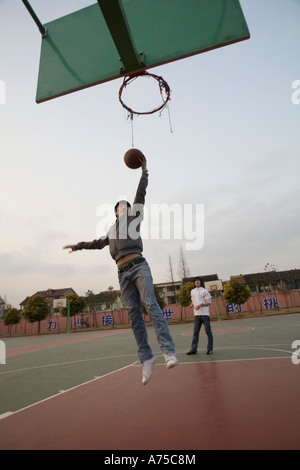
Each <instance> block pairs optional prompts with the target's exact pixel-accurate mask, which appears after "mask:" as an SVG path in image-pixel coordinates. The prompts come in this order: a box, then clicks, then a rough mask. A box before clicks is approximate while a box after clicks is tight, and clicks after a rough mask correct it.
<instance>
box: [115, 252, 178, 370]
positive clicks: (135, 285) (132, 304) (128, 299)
mask: <svg viewBox="0 0 300 470" xmlns="http://www.w3.org/2000/svg"><path fill="white" fill-rule="evenodd" d="M118 276H119V283H120V289H121V297H122V301H123V303H124V305H125V307H126V308H127V310H128V315H129V320H130V323H131V327H132V331H133V334H134V336H135V340H136V343H137V346H138V356H139V359H140V361H141V362H145V361H146V360H148V359H151V358H152V357H153V356H154V354H153V352H152V350H151V348H150V346H149V343H148V333H147V328H146V325H145V321H144V317H143V313H142V303H143V304H144V307H145V309H146V311H147V314H148V315H149V317H150V320H151V322H152V325H153V327H154V330H155V333H156V336H157V341H158V343H159V344H160V347H161V350H162V351H163V352H165V353H173V354H174V352H175V344H174V342H173V340H172V337H171V335H170V332H169V327H168V324H167V321H166V319H165V317H164V316H163V313H162V311H161V308H160V306H159V305H158V303H157V300H156V296H155V292H154V288H153V279H152V275H151V271H150V267H149V265H148V263H147V261H146V260H144V261H142V262H141V263H140V264H137V265H135V266H133V267H131V268H130V269H129V270H128V271H126V272H124V273H120V272H119V273H118Z"/></svg>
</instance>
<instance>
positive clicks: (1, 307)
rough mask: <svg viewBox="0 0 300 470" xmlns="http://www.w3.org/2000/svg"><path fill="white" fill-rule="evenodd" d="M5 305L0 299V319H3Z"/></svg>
mask: <svg viewBox="0 0 300 470" xmlns="http://www.w3.org/2000/svg"><path fill="white" fill-rule="evenodd" d="M6 308H7V305H6V303H5V302H4V300H3V299H2V298H1V297H0V318H3V317H4V311H5V310H6Z"/></svg>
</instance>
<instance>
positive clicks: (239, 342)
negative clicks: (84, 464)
mask: <svg viewBox="0 0 300 470" xmlns="http://www.w3.org/2000/svg"><path fill="white" fill-rule="evenodd" d="M192 330H193V324H192V323H189V324H179V325H171V326H170V331H171V334H172V336H173V339H174V341H175V344H176V348H177V352H176V355H177V357H178V359H179V361H180V365H179V366H178V367H176V368H174V369H171V370H167V369H166V367H165V364H164V358H163V356H162V352H161V351H160V350H159V347H158V344H157V342H156V338H155V333H154V330H153V329H152V327H149V328H148V334H149V341H150V344H151V346H152V348H153V351H154V353H155V355H156V356H157V365H156V366H155V368H154V370H153V375H152V378H151V380H150V381H149V383H148V384H147V385H146V386H143V385H142V384H141V378H142V369H141V367H139V363H138V357H137V354H136V345H135V341H134V338H133V334H132V332H131V330H130V329H123V330H121V329H120V330H118V329H114V330H107V331H99V332H97V331H96V332H95V331H91V332H85V333H78V334H69V335H68V334H64V335H51V336H50V335H49V336H31V337H19V338H5V340H4V341H5V344H6V352H7V357H6V364H2V365H1V366H0V418H1V419H0V432H4V433H5V434H6V435H7V441H2V444H1V445H0V448H1V449H15V448H23V446H24V447H25V448H43V445H44V444H43V442H41V441H40V439H41V437H40V436H41V435H40V433H39V432H38V429H39V426H42V419H43V418H42V416H43V412H44V413H45V414H46V413H47V414H48V413H49V411H48V410H47V411H46V409H45V407H46V406H48V407H49V406H50V405H51V406H52V407H54V410H55V411H54V413H58V416H57V417H56V419H55V421H53V423H52V424H53V426H54V427H55V426H59V419H62V416H63V417H64V418H63V419H64V421H63V423H64V425H65V426H67V423H68V419H69V417H70V416H71V415H72V420H74V417H75V416H77V419H78V420H79V421H80V420H83V422H82V425H83V426H84V425H87V426H92V424H91V422H92V421H93V417H94V415H95V411H94V409H93V411H91V410H89V409H87V410H86V408H85V407H88V406H89V402H90V401H91V402H92V403H94V404H95V406H96V410H98V412H99V413H100V411H99V410H100V408H101V406H102V407H104V408H103V410H102V411H101V413H102V418H103V416H104V413H110V412H111V413H113V416H115V417H116V415H120V413H121V414H122V413H125V415H126V407H127V406H130V400H132V399H133V398H132V396H134V397H135V403H136V405H137V407H138V404H139V400H147V403H148V405H149V406H150V411H151V400H154V402H155V403H156V407H158V405H159V403H161V405H162V406H163V403H164V400H166V397H164V398H163V396H165V395H166V396H169V397H170V400H174V404H173V406H174V408H175V409H177V405H176V401H177V400H179V401H180V400H181V405H178V410H177V411H176V413H175V414H174V409H173V411H172V410H171V409H170V410H168V409H166V407H163V410H160V409H158V408H157V409H156V408H155V410H153V413H154V414H153V416H152V417H151V415H150V417H148V418H147V419H153V420H154V419H155V416H156V413H157V419H159V416H160V414H161V413H162V412H163V413H166V415H165V419H166V420H167V421H168V416H169V415H168V413H170V418H171V416H172V420H171V421H170V423H171V424H172V429H173V428H174V426H175V428H176V427H177V428H178V429H177V431H176V429H174V431H172V432H175V431H176V432H177V434H176V435H175V436H174V441H173V444H172V445H174V446H175V447H172V448H185V449H187V448H188V449H189V448H191V449H194V448H196V449H198V448H220V447H221V448H229V447H230V446H231V447H233V448H235V442H227V441H226V440H224V439H223V437H222V438H221V437H220V439H219V440H218V441H217V442H216V441H214V443H213V444H211V442H212V441H208V440H207V433H208V435H209V434H210V433H211V434H212V435H215V433H217V434H218V432H220V433H221V431H220V429H221V428H220V426H219V427H218V426H217V428H215V423H214V421H213V419H212V415H210V414H209V415H207V416H206V418H205V416H204V414H205V413H206V412H207V411H205V407H204V409H203V413H204V414H203V415H202V419H203V420H205V419H206V420H207V422H206V424H205V425H206V429H207V433H206V434H205V435H203V436H202V438H201V439H200V437H199V436H198V437H197V439H198V440H196V441H195V437H194V435H195V432H194V431H193V429H192V428H191V429H190V427H189V424H188V422H187V421H185V420H189V419H190V416H191V415H192V414H193V412H194V411H193V410H194V407H195V403H198V400H200V401H201V400H204V402H205V400H207V396H206V395H205V394H206V393H207V391H208V390H209V394H210V399H209V400H215V401H214V402H213V403H214V405H213V408H214V409H215V410H214V411H213V414H214V413H215V412H216V410H218V420H220V413H221V414H222V411H221V410H220V406H219V405H218V403H217V402H218V400H219V399H218V396H219V397H223V398H222V399H224V397H226V400H225V403H227V406H228V409H227V414H226V416H224V420H229V421H230V416H229V412H228V410H229V409H230V407H232V409H234V410H235V413H234V415H235V417H234V418H233V416H232V419H233V421H232V423H235V424H234V426H235V428H236V430H238V429H239V427H240V426H244V427H247V429H248V431H247V432H249V433H250V434H249V436H248V438H247V439H246V440H245V442H244V441H243V442H239V441H237V442H236V446H237V448H247V445H249V446H250V447H251V448H256V447H259V448H270V447H272V446H273V447H272V448H280V447H281V446H283V448H289V446H290V447H291V448H300V443H299V442H298V440H297V439H295V437H293V436H294V433H295V429H297V428H298V429H299V425H300V404H299V403H300V402H299V400H298V398H297V397H299V392H300V364H298V362H300V361H299V360H293V358H294V359H295V358H296V359H297V358H298V356H299V354H298V351H297V349H295V346H293V343H294V342H295V341H296V340H299V343H300V314H292V315H278V316H269V317H257V318H249V319H240V320H228V321H216V322H212V331H213V335H214V352H213V355H211V356H207V355H206V335H205V333H204V332H201V335H200V342H199V348H198V353H197V354H196V355H193V356H187V355H186V352H187V351H188V350H189V348H190V344H191V339H192ZM298 349H299V350H300V346H298ZM276 384H277V386H276V389H274V386H275V385H276ZM231 387H232V388H231ZM174 389H176V395H175V394H174V393H173V392H174ZM279 389H280V397H279V394H278V393H279V392H278V390H279ZM188 390H190V391H191V396H190V397H186V396H185V395H186V394H187V393H189V392H188ZM216 392H217V393H216ZM76 393H77V394H78V393H80V394H79V396H77V395H76ZM253 393H254V394H253ZM120 394H121V396H122V397H123V398H124V399H123V400H120ZM132 394H133V395H132ZM203 394H204V395H203ZM248 394H249V396H248ZM260 394H261V396H260ZM184 396H185V398H184V401H182V400H183V397H184ZM187 398H189V399H187ZM62 400H67V404H68V407H69V408H68V412H66V408H65V406H66V405H65V404H63V403H62ZM149 400H150V401H149ZM240 400H243V402H241V403H240ZM274 400H275V402H274V404H272V401H274ZM276 400H277V401H278V400H280V401H281V400H285V405H284V408H285V410H284V412H283V410H282V408H281V407H280V406H278V403H279V402H276ZM98 401H99V404H98V405H96V403H97V402H98ZM54 403H56V405H55V406H54ZM183 404H184V410H185V414H184V415H183V414H182V411H181V412H180V411H179V410H180V408H181V409H182V406H183ZM148 405H147V407H146V408H147V410H146V409H144V408H143V413H146V412H148V413H149V412H150V411H149V410H148ZM60 406H63V409H64V410H65V411H63V412H62V411H59V410H60ZM141 406H142V404H141ZM201 406H202V405H201ZM203 406H204V405H203ZM268 406H269V407H270V410H269V414H270V418H269V419H268V416H267V408H268ZM289 406H290V407H291V409H290V410H288V407H289ZM133 407H134V404H133ZM239 407H240V408H239ZM37 408H38V409H39V410H40V411H39V413H38V416H39V417H40V418H38V417H36V418H35V419H40V420H41V421H40V422H38V423H36V427H35V428H34V430H32V431H31V432H33V436H32V440H30V444H29V443H26V436H27V434H28V430H26V429H27V428H26V426H28V422H29V421H30V420H31V416H32V417H33V416H36V415H37V413H36V410H37ZM296 408H297V409H296ZM264 409H266V416H265V417H264V416H263V415H264V413H263V412H262V411H263V410H264ZM43 410H44V411H43ZM134 410H135V407H134ZM245 410H246V411H247V413H248V414H247V413H246V415H245ZM137 411H138V410H137ZM90 412H91V413H92V415H91V418H90V419H89V421H88V424H87V423H85V422H84V417H85V416H87V415H89V413H90ZM52 413H53V411H52ZM64 413H67V414H66V415H65V414H64ZM78 413H79V414H78ZM80 413H82V417H81V418H80ZM96 413H97V412H96ZM139 413H140V411H139ZM255 413H257V420H258V422H253V417H254V416H255ZM25 417H26V418H25ZM53 419H54V418H53ZM107 419H108V421H109V422H110V423H111V422H112V418H111V416H109V417H107ZM18 420H20V423H19V421H18ZM72 420H71V418H70V423H69V426H70V428H71V430H72V429H73V427H74V426H75V423H73V422H71V421H72ZM234 420H235V421H234ZM237 420H238V421H237ZM260 420H261V422H260ZM274 420H275V421H274ZM15 421H16V422H15ZM100 421H101V423H102V424H101V426H102V425H103V426H104V423H103V419H101V420H100ZM100 421H99V420H98V421H97V423H98V424H97V426H99V422H100ZM196 421H201V420H200V419H199V420H198V419H197V420H196ZM138 422H139V420H138V414H137V415H135V411H134V413H133V415H132V416H131V420H130V426H131V427H132V430H133V431H132V432H133V433H134V432H137V433H139V432H140V431H139V427H138ZM224 422H225V421H224ZM18 423H19V424H18ZM264 423H266V424H264ZM268 423H269V428H266V430H265V432H264V437H263V439H260V440H259V443H257V442H256V440H255V439H254V440H253V436H255V435H257V433H253V432H252V431H251V429H252V428H251V427H252V426H256V427H257V426H258V427H259V426H260V427H262V426H263V425H266V426H268ZM76 424H77V425H78V426H79V425H80V423H76ZM171 424H170V426H171ZM196 424H197V423H196ZM196 424H195V425H196ZM202 424H203V423H202ZM61 425H62V424H61ZM110 425H111V426H112V424H110ZM118 425H119V424H118ZM16 426H18V429H19V431H18V432H19V433H20V436H19V437H18V438H17V437H16V436H15V431H14V429H15V427H16ZM49 426H50V424H49ZM95 426H96V424H95ZM105 426H107V425H105ZM116 426H117V424H116ZM157 426H158V427H159V424H157ZM186 426H188V429H189V432H191V435H189V432H186V433H185V440H184V441H182V436H181V437H180V432H179V430H180V429H181V428H182V427H183V428H185V427H186ZM207 426H208V428H207ZM210 426H211V429H209V427H210ZM289 427H290V429H288V428H289ZM154 428H155V423H154V424H153V432H152V431H151V432H150V434H148V437H149V444H148V445H149V448H157V446H158V445H161V446H163V447H160V448H166V449H167V448H168V442H169V441H167V442H163V441H159V442H158V443H157V442H156V441H155V436H156V433H155V432H154ZM219 428H220V429H219ZM74 429H75V428H74ZM105 429H106V428H105ZM22 430H23V431H22ZM71 430H70V434H72V431H71ZM283 430H284V436H286V439H283V440H282V436H281V435H280V433H281V432H283ZM98 431H99V430H98ZM102 431H103V430H102V429H101V430H100V431H99V432H100V434H101V433H102ZM22 432H23V434H22ZM35 432H36V435H35V434H34V433H35ZM49 432H50V431H49ZM68 432H69V431H68ZM169 432H171V431H169ZM230 432H231V433H232V432H233V430H231V431H230ZM247 432H246V437H247ZM270 432H271V434H272V432H274V436H271V435H270ZM52 433H53V431H52ZM125 434H126V432H125V430H124V435H125ZM51 435H52V434H51ZM64 435H65V434H64ZM101 435H102V434H101ZM124 435H122V436H121V435H120V434H118V439H119V441H117V442H113V443H112V441H109V443H105V441H104V440H102V443H101V445H100V444H99V443H98V442H97V443H91V442H89V443H88V442H84V439H83V440H82V439H81V441H80V443H78V446H79V447H78V446H77V447H76V446H75V448H101V449H103V448H117V449H122V448H123V449H128V448H129V449H131V448H136V449H140V448H143V447H142V445H143V444H142V443H138V441H136V440H134V441H133V442H134V444H133V443H132V442H131V441H128V442H127V441H124V439H125V437H124ZM227 435H228V436H229V434H228V433H227ZM235 435H237V436H238V432H236V434H235ZM103 436H107V433H105V432H104V431H103ZM189 436H190V437H189ZM196 436H197V433H196ZM222 436H223V433H222ZM188 437H189V439H188ZM244 438H245V435H244ZM18 439H19V440H18ZM49 439H50V440H49ZM103 439H104V437H103ZM180 439H181V440H180ZM199 439H200V440H199ZM231 439H232V436H231ZM237 439H239V437H237ZM264 439H266V441H264ZM46 441H47V445H48V447H49V448H51V438H50V437H49V436H48V435H47V436H45V442H46ZM72 442H73V444H72V446H73V447H72V448H74V445H75V443H74V442H75V441H74V439H73V441H72ZM151 442H152V444H151ZM56 445H58V446H62V447H59V448H70V445H71V444H70V442H64V443H63V441H61V442H60V444H57V441H55V443H52V448H56V447H55V446H56ZM98 445H99V446H100V447H97V446H98ZM133 445H136V447H133ZM151 445H152V447H151ZM30 446H31V447H30ZM105 446H109V447H105ZM114 446H115V447H114Z"/></svg>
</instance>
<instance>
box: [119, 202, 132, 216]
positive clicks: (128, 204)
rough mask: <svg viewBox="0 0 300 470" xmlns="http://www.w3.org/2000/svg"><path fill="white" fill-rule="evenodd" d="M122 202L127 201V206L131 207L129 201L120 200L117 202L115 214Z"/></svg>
mask: <svg viewBox="0 0 300 470" xmlns="http://www.w3.org/2000/svg"><path fill="white" fill-rule="evenodd" d="M121 202H126V204H127V207H131V204H130V203H129V202H128V201H119V202H117V204H116V205H115V214H116V213H117V209H118V207H119V205H120V204H121Z"/></svg>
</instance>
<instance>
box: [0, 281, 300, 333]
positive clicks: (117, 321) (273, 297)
mask: <svg viewBox="0 0 300 470" xmlns="http://www.w3.org/2000/svg"><path fill="white" fill-rule="evenodd" d="M297 308H299V311H300V291H299V290H295V291H291V292H289V293H286V294H284V293H278V292H276V293H269V294H261V295H254V296H252V297H250V298H249V300H248V301H247V302H246V303H245V304H243V305H241V306H239V305H237V304H227V303H226V302H225V300H224V299H223V298H220V299H217V300H215V298H214V296H213V298H212V304H211V306H210V315H211V317H212V318H213V317H217V316H218V310H219V313H220V315H221V316H222V317H224V316H226V315H228V316H230V314H242V313H246V312H248V313H254V312H255V313H257V312H258V313H267V312H275V311H279V312H286V313H288V312H291V313H292V312H293V311H296V310H297ZM163 314H164V316H165V318H166V320H186V319H192V318H193V315H194V314H193V309H191V308H189V307H181V306H180V305H179V304H172V305H168V306H166V307H164V308H163ZM145 320H146V321H149V320H150V319H149V317H148V316H147V315H145ZM128 324H129V319H128V312H127V310H126V309H122V310H113V311H105V312H96V313H86V314H83V315H81V316H79V315H77V316H75V317H72V318H71V330H72V331H74V330H78V329H85V328H88V327H92V328H99V327H113V326H115V325H128ZM38 326H39V325H38V323H37V322H35V323H28V322H27V321H26V320H24V319H22V320H21V321H20V323H18V324H17V325H13V326H11V327H9V326H4V324H3V321H2V322H0V336H8V335H9V334H13V335H18V334H35V333H37V332H38ZM66 329H67V318H66V317H62V316H59V315H57V316H52V317H48V318H47V319H46V320H43V321H41V322H40V332H41V333H60V332H61V331H62V332H64V331H66Z"/></svg>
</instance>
